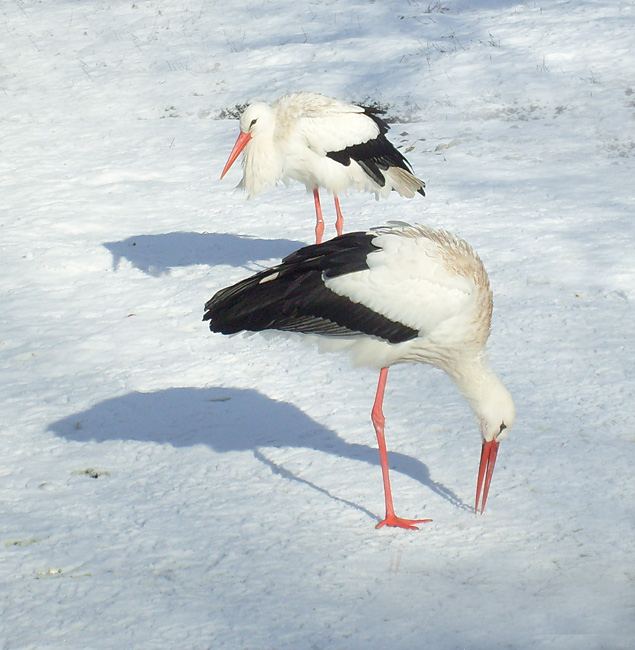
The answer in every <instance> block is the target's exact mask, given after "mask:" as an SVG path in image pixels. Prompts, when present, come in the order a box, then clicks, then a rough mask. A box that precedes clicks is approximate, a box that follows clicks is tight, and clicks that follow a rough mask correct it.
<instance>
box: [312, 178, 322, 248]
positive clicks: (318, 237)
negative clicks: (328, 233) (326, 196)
mask: <svg viewBox="0 0 635 650" xmlns="http://www.w3.org/2000/svg"><path fill="white" fill-rule="evenodd" d="M313 200H314V201H315V216H316V224H315V243H316V244H321V243H322V236H323V235H324V219H323V218H322V207H321V206H320V194H319V192H318V188H317V187H316V188H315V189H314V190H313Z"/></svg>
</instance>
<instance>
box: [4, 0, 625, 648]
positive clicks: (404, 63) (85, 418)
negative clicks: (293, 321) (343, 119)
mask: <svg viewBox="0 0 635 650" xmlns="http://www.w3.org/2000/svg"><path fill="white" fill-rule="evenodd" d="M0 30H1V32H2V36H1V38H0V172H1V173H0V196H1V197H2V201H1V202H0V249H1V254H0V292H1V296H2V298H1V300H2V309H1V310H0V323H1V325H0V332H1V340H0V373H1V379H0V387H1V388H0V390H1V391H2V399H1V400H0V427H1V429H0V436H1V442H2V445H1V450H2V455H3V460H2V463H1V464H0V503H1V504H2V506H1V507H2V512H1V518H0V521H1V524H0V556H1V562H0V592H1V594H2V596H1V599H0V647H1V648H2V650H34V649H37V650H80V649H81V650H85V649H87V648H90V649H99V650H122V649H123V648H140V649H144V650H146V649H147V650H154V649H161V650H165V649H168V648H169V649H179V650H182V649H188V650H207V649H214V650H225V649H227V650H237V649H245V650H271V649H275V650H319V649H324V650H327V649H328V650H358V649H359V650H361V649H362V648H363V649H367V648H376V647H385V648H392V649H395V650H402V649H404V650H405V649H412V648H431V649H437V648H438V649H443V650H453V649H461V648H467V649H469V650H492V649H504V648H505V649H506V648H523V649H541V650H542V649H545V650H547V649H548V650H598V649H605V650H622V649H624V650H625V649H627V648H632V647H635V560H634V558H635V513H634V502H633V493H634V492H635V477H634V473H633V461H634V453H635V395H634V393H635V373H634V372H633V368H634V367H635V226H634V223H633V216H634V204H635V200H634V193H633V187H634V182H633V181H634V178H635V174H634V172H635V128H634V112H635V77H634V76H633V71H634V70H635V55H634V52H633V37H634V35H635V5H634V4H633V2H631V1H627V0H552V1H550V2H546V1H536V2H534V1H531V2H519V1H517V0H498V1H497V0H456V1H448V2H428V1H427V0H425V1H422V0H410V1H409V2H399V1H397V0H386V1H384V2H377V1H373V0H337V2H336V1H335V0H314V1H311V2H307V3H291V2H283V1H281V0H245V1H242V0H237V1H236V2H231V3H219V2H213V1H208V0H134V1H133V0H128V1H127V2H112V1H109V0H56V1H55V2H40V1H38V0H5V1H4V2H2V3H0ZM297 90H307V91H315V92H321V93H325V94H328V95H333V96H336V97H339V98H341V99H343V100H346V101H352V102H356V103H364V104H371V103H373V102H374V103H375V105H376V106H379V107H383V108H385V109H386V113H385V114H384V119H387V120H388V121H389V122H390V123H391V126H392V128H391V130H390V131H389V134H388V135H389V137H390V139H391V141H392V142H393V143H394V144H395V145H396V146H397V147H398V148H399V149H400V151H401V152H402V153H404V155H406V156H407V158H408V160H409V161H410V162H411V163H412V166H413V168H414V170H415V173H416V174H417V176H419V177H420V178H422V179H424V180H425V181H426V184H427V186H426V195H427V196H426V197H425V198H423V197H420V196H417V197H415V198H413V199H412V200H407V199H403V198H401V197H399V196H397V195H396V194H395V193H393V195H392V196H391V197H389V199H388V200H386V201H381V202H376V201H375V200H374V199H373V198H372V196H369V195H367V194H358V193H355V192H353V193H351V194H350V195H349V196H345V197H342V210H343V212H344V215H345V217H346V223H345V227H346V229H347V230H348V231H352V230H365V229H367V228H369V227H371V226H379V225H382V224H384V223H386V222H387V221H389V220H391V219H399V220H403V221H407V222H419V223H423V224H426V225H429V226H431V227H435V228H445V229H448V230H451V231H453V232H455V233H456V234H457V235H459V236H461V237H463V238H464V239H466V240H467V241H468V242H470V244H472V246H473V247H474V248H475V250H476V251H478V253H479V255H480V256H481V258H482V259H483V261H484V263H485V266H486V268H487V269H488V272H489V274H490V280H491V284H492V289H493V291H494V320H493V332H492V337H491V341H490V354H491V358H492V363H493V366H494V368H495V369H496V371H497V372H498V373H499V375H500V377H501V378H502V380H503V381H504V382H505V384H506V385H507V386H508V387H509V389H510V391H511V392H512V394H513V396H514V399H515V402H516V405H517V409H518V414H517V419H516V425H515V427H514V430H513V431H512V432H511V434H510V436H509V437H508V438H507V439H506V440H505V441H504V442H503V443H502V444H501V448H500V453H499V456H498V464H497V468H496V472H495V474H494V480H493V482H492V490H491V492H490V496H489V501H488V505H487V510H486V512H485V514H484V515H483V516H475V515H474V514H473V511H472V504H473V499H474V490H475V483H476V472H477V465H478V456H479V451H480V440H479V436H478V429H477V426H476V423H475V422H474V420H473V418H472V416H471V414H470V410H469V407H468V406H467V404H466V403H465V401H464V400H462V399H461V398H460V396H459V395H458V393H457V391H456V389H455V387H454V386H453V385H452V383H451V381H450V380H449V379H448V378H447V377H445V376H444V375H443V373H441V372H439V371H435V370H433V369H431V368H428V367H424V366H400V367H395V368H393V369H392V370H391V372H390V375H389V381H388V390H387V395H386V404H385V413H386V418H387V428H386V435H387V442H388V448H389V454H390V460H391V465H392V467H393V469H392V480H393V491H394V496H395V506H396V509H397V512H398V514H399V515H401V516H403V517H431V518H432V519H433V520H434V521H433V523H431V524H427V525H425V526H423V527H422V529H421V530H419V531H418V532H416V531H404V530H397V529H382V530H379V531H377V530H375V528H374V525H375V524H376V522H377V521H379V519H380V518H381V517H382V516H383V493H382V486H381V474H380V468H379V459H378V454H377V451H376V448H375V447H376V442H375V439H374V433H373V430H372V426H371V424H370V417H369V416H370V408H371V405H372V399H373V396H374V391H375V386H376V382H377V373H376V372H375V371H373V370H370V369H363V368H362V369H355V368H352V367H351V366H350V364H349V362H348V360H347V358H346V356H345V355H338V354H319V353H318V352H317V351H316V349H315V347H314V346H310V345H303V344H301V343H298V342H297V341H295V340H286V339H282V338H267V337H263V336H260V335H254V336H251V337H243V336H235V337H225V336H222V335H220V334H211V333H210V332H209V331H208V329H207V326H206V323H203V322H202V320H201V317H202V313H203V305H204V303H205V301H206V300H208V299H209V298H210V297H211V296H212V295H213V294H214V293H215V292H216V291H217V290H218V289H220V288H222V287H224V286H228V285H229V284H232V283H234V282H237V281H238V280H240V279H241V278H244V277H247V276H248V275H249V274H251V273H253V272H255V271H258V270H260V269H263V268H266V267H267V266H270V265H273V264H275V263H277V262H278V261H279V260H280V258H282V257H283V256H285V255H287V254H289V253H291V252H292V251H293V250H295V249H297V248H298V247H300V246H301V245H304V244H306V243H311V242H312V240H313V236H314V235H313V228H314V218H315V217H314V213H313V204H312V203H313V202H312V199H311V196H310V195H307V194H306V191H305V189H304V188H303V187H302V186H301V185H300V184H298V183H294V184H292V185H291V186H290V187H288V188H287V187H284V186H281V187H278V188H274V189H272V190H270V191H269V192H267V193H265V194H263V195H261V196H258V197H257V198H255V199H253V200H247V199H246V197H245V196H244V195H243V194H241V193H235V192H234V191H233V186H234V185H235V184H236V183H237V182H238V180H239V178H240V169H239V168H238V166H236V167H235V168H232V170H230V172H229V173H228V175H227V176H226V177H225V179H223V181H222V182H221V181H220V180H219V179H218V176H219V174H220V171H221V169H222V167H223V164H224V162H225V160H226V158H227V156H228V154H229V151H230V150H231V147H232V145H233V143H234V141H235V139H236V136H237V134H238V121H237V116H238V114H239V111H240V107H241V106H243V105H244V104H245V103H247V102H248V101H251V100H263V101H267V102H271V101H273V100H275V99H276V98H277V97H279V96H281V95H283V94H285V93H288V92H293V91H297ZM323 207H324V209H325V215H326V218H327V236H328V235H329V234H331V235H332V234H333V223H334V214H333V213H332V212H331V210H332V208H333V206H332V203H331V202H330V201H327V200H325V201H324V202H323Z"/></svg>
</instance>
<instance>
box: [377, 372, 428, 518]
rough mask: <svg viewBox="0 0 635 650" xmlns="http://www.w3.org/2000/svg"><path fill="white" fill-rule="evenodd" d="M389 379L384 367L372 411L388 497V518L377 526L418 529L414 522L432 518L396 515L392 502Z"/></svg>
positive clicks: (385, 491) (386, 496) (385, 492)
mask: <svg viewBox="0 0 635 650" xmlns="http://www.w3.org/2000/svg"><path fill="white" fill-rule="evenodd" d="M387 379H388V368H382V369H381V372H380V373H379V384H378V385H377V394H376V395H375V403H374V404H373V410H372V412H371V419H372V421H373V425H374V426H375V433H376V434H377V444H378V445H379V459H380V461H381V474H382V477H383V479H384V497H385V499H386V518H385V519H384V520H383V521H380V522H379V523H378V524H377V526H376V528H381V527H382V526H395V527H397V528H409V529H410V530H418V528H417V526H415V525H414V524H423V523H427V522H429V521H432V519H402V518H401V517H397V515H395V509H394V507H393V504H392V491H391V489H390V476H389V471H388V452H387V451H386V438H385V437H384V427H385V424H386V418H385V417H384V411H383V409H382V405H383V403H384V392H385V390H386V380H387Z"/></svg>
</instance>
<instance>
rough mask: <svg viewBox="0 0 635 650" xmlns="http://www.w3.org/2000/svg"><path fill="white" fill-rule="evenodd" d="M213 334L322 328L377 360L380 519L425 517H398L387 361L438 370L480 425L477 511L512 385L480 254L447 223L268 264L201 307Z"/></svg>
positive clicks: (509, 414)
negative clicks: (493, 350) (386, 406)
mask: <svg viewBox="0 0 635 650" xmlns="http://www.w3.org/2000/svg"><path fill="white" fill-rule="evenodd" d="M205 310H206V313H205V315H204V317H203V320H209V321H210V329H211V330H212V331H213V332H221V333H223V334H233V333H236V332H239V331H242V330H247V331H261V330H282V331H288V332H302V333H304V334H309V335H320V336H321V337H322V341H326V342H327V346H326V348H327V349H349V350H350V352H351V353H352V354H353V357H354V360H355V362H356V363H358V364H363V365H370V366H373V367H376V368H378V369H380V374H379V385H378V387H377V394H376V397H375V402H374V405H373V408H372V421H373V424H374V427H375V432H376V434H377V442H378V445H379V455H380V460H381V468H382V475H383V482H384V495H385V501H386V516H385V518H384V519H383V520H382V521H381V522H380V523H379V524H378V526H377V527H378V528H379V527H381V526H384V525H387V526H397V527H401V528H415V529H416V526H415V525H414V524H416V523H420V522H425V521H430V520H429V519H402V518H400V517H397V516H396V515H395V511H394V508H393V501H392V494H391V489H390V480H389V474H388V456H387V452H386V443H385V439H384V424H385V420H384V415H383V411H382V403H383V398H384V389H385V386H386V379H387V375H388V368H389V367H390V366H391V365H393V364H395V363H401V362H420V363H428V364H430V365H433V366H435V367H437V368H440V369H441V370H444V371H445V372H446V373H447V374H448V375H449V376H450V377H451V378H452V379H453V380H454V383H455V384H456V386H457V387H458V389H459V391H460V392H461V393H462V394H463V396H464V397H465V398H466V400H467V401H468V403H469V404H470V406H471V407H472V410H473V411H474V414H475V415H476V419H477V420H478V423H479V425H480V431H481V437H482V452H481V460H480V466H479V472H478V479H477V488H476V504H475V510H476V511H477V512H478V510H479V507H480V512H481V513H482V512H483V510H484V509H485V503H486V501H487V495H488V492H489V486H490V482H491V479H492V473H493V471H494V464H495V462H496V454H497V452H498V446H499V443H500V441H501V440H502V439H503V438H504V437H505V436H506V435H507V434H508V432H509V430H510V428H511V427H512V425H513V423H514V417H515V409H514V402H513V400H512V397H511V395H510V394H509V391H508V390H507V389H506V388H505V386H504V385H503V384H502V383H501V381H500V380H499V379H498V377H497V376H496V374H495V373H494V371H493V370H492V369H491V368H490V366H489V363H488V359H487V352H486V343H487V339H488V337H489V332H490V320H491V314H492V293H491V291H490V287H489V280H488V277H487V272H486V271H485V268H484V266H483V263H482V262H481V260H480V258H479V257H478V255H476V253H474V251H473V250H472V248H471V247H470V246H469V244H467V243H466V242H465V241H463V240H462V239H459V238H458V237H455V236H454V235H452V234H450V233H448V232H445V231H443V230H432V229H430V228H426V227H423V226H418V225H417V226H410V225H408V224H404V223H401V222H392V223H391V224H390V225H388V226H384V227H380V228H374V229H373V230H371V231H369V232H353V233H348V234H345V235H343V236H340V237H336V238H335V239H332V240H330V241H327V242H325V243H323V244H319V245H318V244H315V245H311V246H306V247H304V248H301V249H300V250H298V251H296V252H295V253H293V254H291V255H289V256H288V257H286V258H285V259H284V260H283V261H282V263H281V264H280V265H278V266H276V267H274V268H271V269H268V270H265V271H261V272H260V273H257V274H256V275H254V276H252V277H250V278H247V279H246V280H243V281H242V282H239V283H238V284H235V285H234V286H231V287H228V288H226V289H223V290H221V291H219V292H218V293H217V294H216V295H215V296H214V297H213V298H212V299H211V300H209V301H208V302H207V304H206V305H205Z"/></svg>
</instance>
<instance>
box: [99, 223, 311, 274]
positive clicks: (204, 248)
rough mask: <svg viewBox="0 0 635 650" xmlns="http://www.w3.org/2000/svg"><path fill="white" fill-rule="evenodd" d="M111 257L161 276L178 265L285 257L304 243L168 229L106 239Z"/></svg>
mask: <svg viewBox="0 0 635 650" xmlns="http://www.w3.org/2000/svg"><path fill="white" fill-rule="evenodd" d="M103 245H104V247H105V248H107V249H108V250H109V251H110V253H111V255H112V258H113V268H114V269H115V270H116V269H117V268H118V267H119V264H120V263H121V260H122V259H126V260H128V261H129V262H130V263H131V264H132V265H133V266H134V267H135V268H137V269H139V270H141V271H143V272H144V273H147V274H148V275H153V276H160V275H165V274H167V273H169V272H170V269H173V268H176V267H180V266H193V265H196V264H204V265H207V266H215V265H219V264H226V265H228V266H244V265H245V264H247V263H249V262H253V261H256V260H269V259H271V258H281V257H285V256H286V255H288V254H289V253H291V252H293V251H294V250H296V249H297V248H299V247H300V246H303V245H304V243H303V242H298V241H293V240H290V239H257V238H254V237H248V236H246V235H232V234H230V233H198V232H169V233H163V234H160V235H136V236H133V237H128V238H127V239H123V240H121V241H114V242H105V243H104V244H103Z"/></svg>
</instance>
